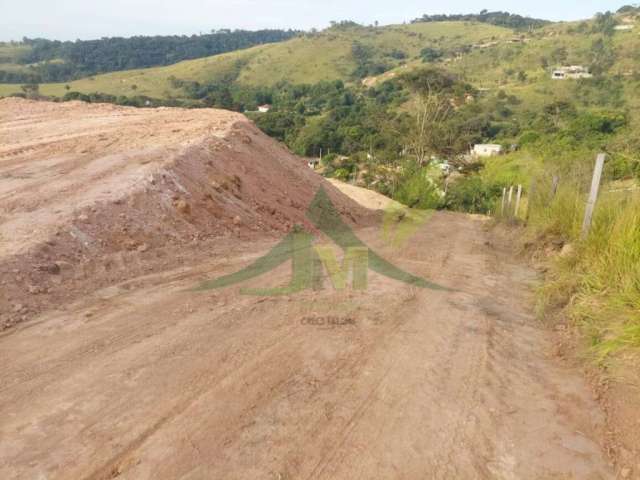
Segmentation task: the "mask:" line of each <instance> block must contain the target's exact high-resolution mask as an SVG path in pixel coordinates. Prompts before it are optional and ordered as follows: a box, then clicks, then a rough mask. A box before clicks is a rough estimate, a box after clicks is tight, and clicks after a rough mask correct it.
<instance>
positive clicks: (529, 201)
mask: <svg viewBox="0 0 640 480" xmlns="http://www.w3.org/2000/svg"><path fill="white" fill-rule="evenodd" d="M535 193H536V181H535V180H531V186H530V187H529V195H528V196H527V215H526V216H525V219H524V221H525V223H529V218H530V217H531V207H532V205H533V197H534V195H535Z"/></svg>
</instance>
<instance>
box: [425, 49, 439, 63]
mask: <svg viewBox="0 0 640 480" xmlns="http://www.w3.org/2000/svg"><path fill="white" fill-rule="evenodd" d="M443 55H444V54H443V53H442V51H440V50H438V49H436V48H431V47H425V48H423V49H422V51H420V56H421V57H422V61H423V62H425V63H431V62H435V61H436V60H439V59H441V58H442V56H443Z"/></svg>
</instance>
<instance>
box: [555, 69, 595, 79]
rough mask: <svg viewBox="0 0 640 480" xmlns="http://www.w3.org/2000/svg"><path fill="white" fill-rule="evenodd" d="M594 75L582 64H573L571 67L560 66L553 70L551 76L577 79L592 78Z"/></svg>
mask: <svg viewBox="0 0 640 480" xmlns="http://www.w3.org/2000/svg"><path fill="white" fill-rule="evenodd" d="M591 77H593V75H591V73H590V72H589V69H588V68H587V67H583V66H582V65H571V66H570V67H560V68H557V69H555V70H554V71H553V73H552V74H551V78H552V79H553V80H567V79H572V80H577V79H579V78H591Z"/></svg>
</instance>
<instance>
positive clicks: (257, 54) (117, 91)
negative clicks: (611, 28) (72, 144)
mask: <svg viewBox="0 0 640 480" xmlns="http://www.w3.org/2000/svg"><path fill="white" fill-rule="evenodd" d="M511 36H513V32H512V31H511V30H509V29H506V28H501V27H495V26H492V25H488V24H482V23H466V22H440V23H417V24H411V25H396V26H388V27H380V28H373V27H352V28H334V29H329V30H327V31H324V32H322V33H318V34H309V35H306V36H304V37H300V38H294V39H292V40H289V41H286V42H282V43H276V44H269V45H260V46H257V47H253V48H249V49H246V50H241V51H236V52H232V53H228V54H222V55H216V56H213V57H207V58H201V59H196V60H189V61H184V62H180V63H177V64H174V65H170V66H167V67H156V68H147V69H140V70H128V71H123V72H115V73H109V74H104V75H96V76H94V77H90V78H84V79H81V80H77V81H74V82H67V83H54V84H43V85H41V86H40V92H41V93H42V94H44V95H53V96H62V95H64V93H65V92H66V91H67V90H66V89H65V85H69V90H73V91H78V92H82V93H90V92H96V91H97V92H102V93H108V94H112V95H134V94H136V95H147V96H150V97H156V98H168V97H172V96H175V97H180V96H182V95H183V92H182V91H181V90H180V89H179V88H176V87H175V86H174V85H173V84H172V82H171V81H170V79H171V78H172V77H173V78H177V79H180V80H190V81H198V82H202V83H207V82H210V81H213V80H216V79H217V78H221V77H222V76H224V75H225V74H229V73H233V74H234V75H235V76H237V81H238V82H239V83H242V84H246V85H265V86H270V85H274V84H276V83H278V82H279V81H282V80H287V81H289V82H292V83H315V82H318V81H321V80H337V79H341V80H346V81H349V80H353V72H354V70H355V69H356V68H357V66H358V63H357V59H355V58H354V56H353V54H352V50H353V46H354V43H356V42H357V43H359V44H360V45H362V46H363V47H364V48H367V49H370V51H371V58H370V59H369V61H370V62H375V63H378V64H381V65H384V66H386V68H389V69H392V68H394V67H398V66H400V65H401V64H404V63H407V62H409V63H410V62H412V61H415V60H416V59H417V57H418V56H419V54H420V51H421V50H422V49H423V48H425V47H433V48H438V49H440V50H443V51H454V50H456V49H460V48H463V47H465V46H471V45H473V44H476V43H483V42H490V41H495V40H504V39H507V38H509V37H511ZM134 85H135V87H134ZM19 91H20V85H8V84H2V85H0V95H10V94H12V93H17V92H19Z"/></svg>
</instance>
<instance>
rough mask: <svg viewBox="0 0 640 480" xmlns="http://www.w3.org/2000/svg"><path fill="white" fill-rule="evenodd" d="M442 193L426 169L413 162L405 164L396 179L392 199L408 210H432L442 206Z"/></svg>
mask: <svg viewBox="0 0 640 480" xmlns="http://www.w3.org/2000/svg"><path fill="white" fill-rule="evenodd" d="M442 197H443V192H442V190H440V189H439V188H438V186H437V185H436V183H435V182H434V181H433V179H432V178H431V177H429V175H428V171H427V169H426V168H423V167H420V166H418V165H416V164H415V163H414V162H410V163H408V164H406V165H405V166H404V167H403V169H402V174H401V175H400V176H399V178H398V179H397V183H396V187H395V191H394V193H393V199H394V200H397V201H398V202H400V203H403V204H404V205H406V206H408V207H410V208H420V209H424V210H427V209H434V208H440V207H441V206H442Z"/></svg>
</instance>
